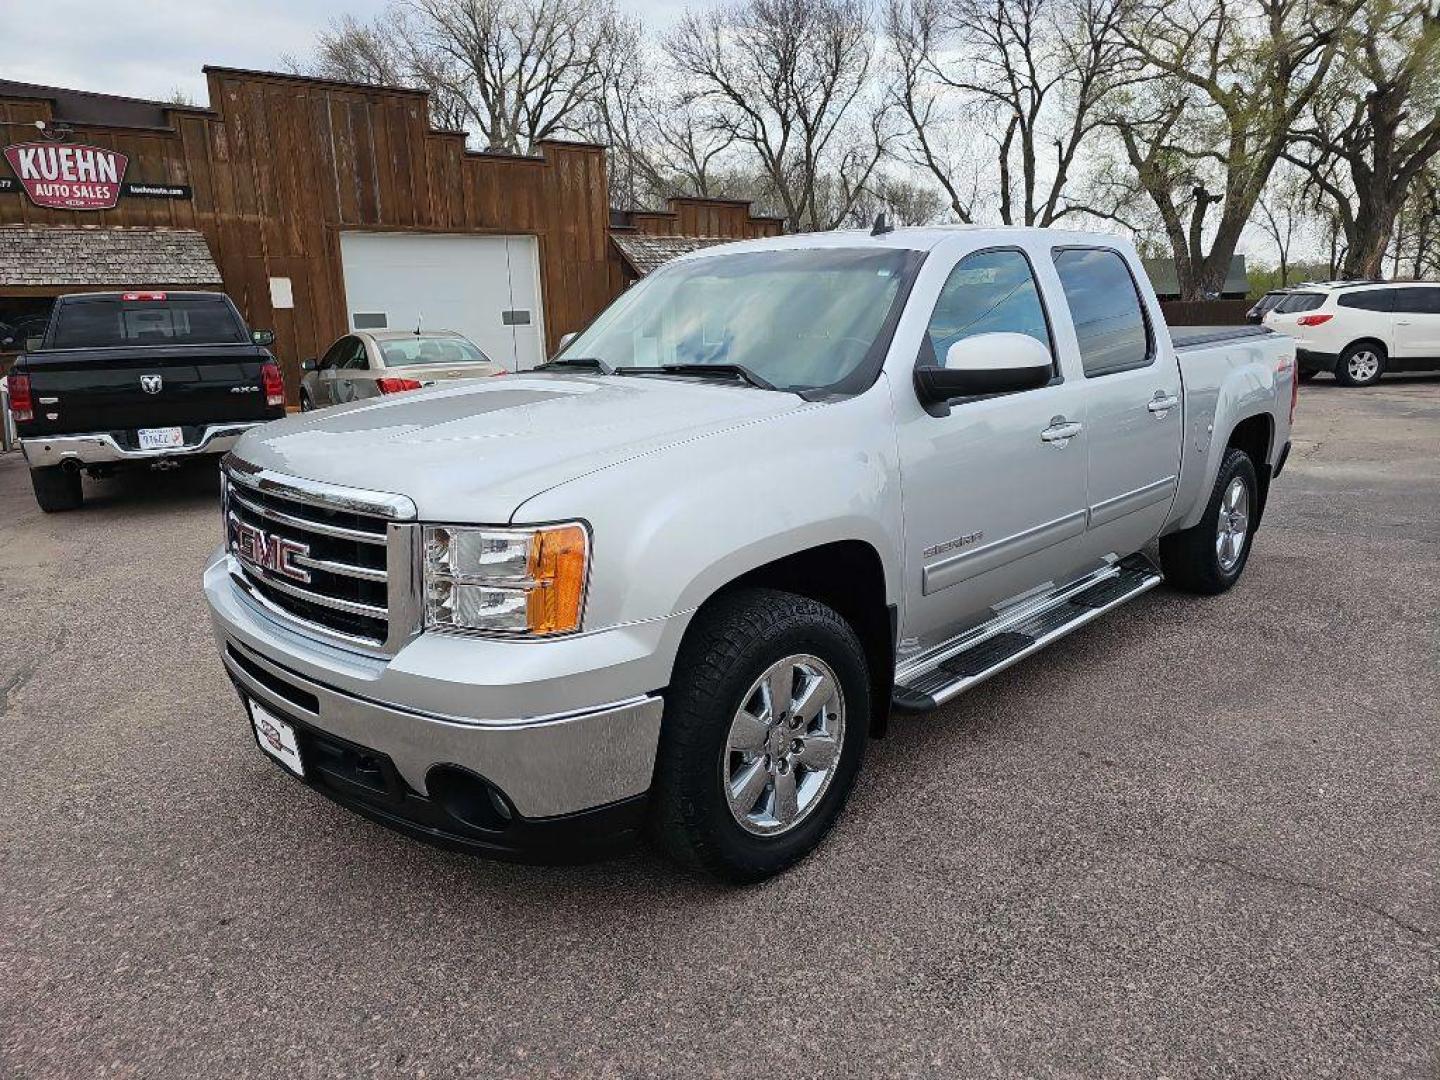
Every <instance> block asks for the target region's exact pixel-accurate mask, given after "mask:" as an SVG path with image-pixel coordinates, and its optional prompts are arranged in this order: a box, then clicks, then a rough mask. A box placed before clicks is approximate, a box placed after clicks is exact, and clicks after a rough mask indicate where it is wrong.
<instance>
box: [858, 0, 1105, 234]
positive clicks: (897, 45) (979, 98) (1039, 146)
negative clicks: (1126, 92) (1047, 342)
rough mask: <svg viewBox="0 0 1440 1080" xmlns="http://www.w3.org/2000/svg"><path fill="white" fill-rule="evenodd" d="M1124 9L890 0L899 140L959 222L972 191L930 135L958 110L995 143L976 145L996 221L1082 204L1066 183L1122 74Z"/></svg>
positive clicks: (1033, 217) (1034, 217)
mask: <svg viewBox="0 0 1440 1080" xmlns="http://www.w3.org/2000/svg"><path fill="white" fill-rule="evenodd" d="M1122 11H1123V7H1122V0H890V4H889V7H888V9H887V19H886V27H887V31H888V33H889V36H890V39H891V41H892V43H893V47H894V52H895V67H896V69H897V70H896V75H895V78H894V89H893V93H894V95H895V99H896V103H897V105H898V106H899V108H900V111H901V112H902V114H903V115H904V117H905V119H906V120H907V122H908V125H907V131H906V138H905V140H904V143H903V144H902V145H904V146H906V147H907V148H908V149H909V151H910V154H911V159H912V161H913V162H914V163H915V164H918V165H921V166H923V167H925V168H927V169H929V171H930V172H931V173H932V174H933V175H934V176H935V178H936V180H937V181H938V182H939V183H940V184H941V186H942V187H944V188H945V190H946V193H947V194H948V195H949V196H950V202H951V209H952V212H953V213H954V214H955V215H956V216H957V217H959V218H960V220H962V221H968V220H971V218H972V217H973V214H974V208H975V202H976V200H975V197H974V196H973V195H970V196H968V197H966V196H965V195H963V194H962V192H961V191H959V190H957V188H956V185H955V181H954V176H955V170H954V167H953V163H952V160H951V155H949V154H947V153H944V152H943V148H942V146H941V145H940V144H939V143H938V141H937V136H936V131H937V129H938V130H940V131H942V132H943V131H945V130H946V128H947V126H953V124H954V123H955V122H956V120H957V119H958V120H959V122H960V123H962V124H965V125H966V126H968V127H969V129H970V130H971V131H972V132H974V131H976V130H980V131H983V132H985V135H984V138H985V139H988V140H989V141H990V142H991V143H992V144H993V145H992V146H990V147H988V148H986V149H984V150H982V151H981V154H982V156H983V157H984V158H985V159H986V160H988V161H989V162H992V163H993V166H992V168H993V171H992V172H991V173H990V175H989V176H988V177H987V178H986V181H984V182H982V184H983V187H984V188H986V189H989V190H992V191H994V192H995V195H996V197H997V198H998V202H999V205H998V215H999V217H1000V220H1001V221H1003V222H1005V223H1006V224H1025V225H1052V224H1054V223H1055V222H1057V221H1059V220H1060V219H1061V218H1063V217H1065V216H1066V215H1068V214H1072V213H1076V212H1079V211H1081V210H1083V209H1084V207H1083V206H1082V205H1081V204H1080V203H1079V202H1077V201H1074V200H1072V199H1071V198H1070V197H1069V192H1068V188H1069V186H1070V185H1071V182H1072V180H1073V179H1074V174H1075V172H1076V164H1077V160H1078V157H1079V155H1080V153H1081V148H1082V147H1083V146H1084V145H1085V144H1086V143H1087V142H1088V141H1089V140H1090V138H1091V136H1092V135H1093V134H1094V133H1095V131H1096V129H1097V128H1098V127H1099V126H1100V123H1101V120H1102V119H1103V117H1102V115H1101V112H1100V105H1101V103H1102V102H1103V101H1104V100H1105V99H1106V98H1107V96H1108V95H1109V94H1110V93H1111V92H1112V91H1113V90H1114V89H1115V88H1116V87H1117V85H1120V84H1121V83H1123V81H1124V79H1125V77H1126V73H1127V66H1126V61H1127V56H1126V54H1125V53H1123V52H1122V51H1121V49H1120V47H1119V40H1118V35H1117V27H1118V23H1119V20H1120V16H1121V13H1122ZM1132 66H1133V65H1132ZM947 99H950V100H953V101H954V103H955V105H954V106H953V109H954V110H955V111H952V112H951V113H950V114H949V115H947V114H946V112H945V103H946V100H947ZM947 121H948V122H949V124H948V125H947Z"/></svg>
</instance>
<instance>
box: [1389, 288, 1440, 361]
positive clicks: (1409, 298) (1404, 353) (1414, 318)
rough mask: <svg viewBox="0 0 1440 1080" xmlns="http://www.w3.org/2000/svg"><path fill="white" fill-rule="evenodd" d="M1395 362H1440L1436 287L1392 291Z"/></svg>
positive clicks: (1439, 304) (1439, 308) (1439, 292)
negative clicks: (1397, 360)
mask: <svg viewBox="0 0 1440 1080" xmlns="http://www.w3.org/2000/svg"><path fill="white" fill-rule="evenodd" d="M1391 291H1392V292H1393V293H1394V298H1395V299H1394V316H1395V345H1394V353H1393V355H1394V356H1395V358H1396V359H1400V360H1436V361H1440V286H1434V285H1412V286H1409V287H1407V288H1402V289H1393V290H1391Z"/></svg>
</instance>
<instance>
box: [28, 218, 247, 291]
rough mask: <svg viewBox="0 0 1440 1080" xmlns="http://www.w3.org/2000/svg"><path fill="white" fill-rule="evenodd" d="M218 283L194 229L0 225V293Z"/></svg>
mask: <svg viewBox="0 0 1440 1080" xmlns="http://www.w3.org/2000/svg"><path fill="white" fill-rule="evenodd" d="M220 283H221V282H220V271H219V269H218V268H217V267H216V266H215V259H214V258H213V257H212V256H211V254H210V247H209V245H208V244H206V243H205V237H204V236H202V235H201V234H200V233H199V232H197V231H196V230H194V229H170V228H160V227H156V228H106V227H102V226H95V225H80V226H75V225H3V226H0V289H3V288H4V287H6V286H26V287H33V286H59V287H61V288H66V287H71V286H87V287H88V286H95V285H108V286H113V287H115V288H144V287H145V286H147V285H219V284H220Z"/></svg>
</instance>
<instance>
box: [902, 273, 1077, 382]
mask: <svg viewBox="0 0 1440 1080" xmlns="http://www.w3.org/2000/svg"><path fill="white" fill-rule="evenodd" d="M995 333H1009V334H1025V335H1027V336H1029V337H1033V338H1034V339H1035V340H1036V341H1038V342H1040V344H1042V345H1044V346H1045V348H1046V349H1047V350H1049V351H1050V354H1051V356H1052V357H1053V356H1054V352H1055V350H1054V349H1053V348H1052V347H1051V344H1050V324H1049V322H1048V321H1047V320H1046V318H1045V308H1044V306H1043V305H1042V304H1041V303H1040V291H1039V289H1038V288H1037V287H1036V285H1035V275H1034V274H1032V273H1031V272H1030V260H1029V259H1027V258H1026V257H1025V256H1024V255H1023V254H1022V253H1021V252H1019V251H1015V250H1013V249H1004V250H1000V251H977V252H976V253H975V254H974V255H967V256H965V258H963V259H961V260H960V261H959V262H958V263H956V264H955V268H954V269H953V270H951V271H950V276H949V277H948V278H946V279H945V286H944V288H942V289H941V290H940V299H938V300H937V301H935V310H934V312H932V313H931V315H930V325H929V326H928V327H927V328H926V333H925V342H924V344H923V346H922V355H921V357H920V362H921V363H922V364H937V365H943V364H944V363H945V354H946V352H948V351H949V349H950V346H951V345H954V344H955V343H956V342H957V341H960V340H963V339H964V338H967V337H974V336H975V335H976V334H995Z"/></svg>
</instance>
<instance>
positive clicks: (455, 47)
mask: <svg viewBox="0 0 1440 1080" xmlns="http://www.w3.org/2000/svg"><path fill="white" fill-rule="evenodd" d="M637 34H638V28H636V27H635V26H634V25H633V24H630V23H626V22H625V21H624V20H622V19H621V18H620V17H619V16H618V15H617V13H616V10H615V6H614V2H613V0H396V2H395V3H393V4H392V5H391V6H390V7H389V8H387V9H386V10H385V11H384V12H383V13H382V14H381V15H380V16H379V17H377V18H376V20H375V21H374V22H372V23H368V24H367V23H361V22H359V21H358V20H356V19H355V18H354V17H353V16H348V15H347V16H345V17H343V18H341V19H339V20H338V21H336V22H334V23H332V24H331V26H330V28H329V29H328V30H327V31H326V32H325V33H323V34H321V35H320V39H319V41H318V42H317V45H316V51H315V55H314V56H313V58H312V59H311V60H310V61H308V63H305V62H302V63H298V64H297V63H296V62H295V61H293V60H292V61H291V64H292V66H295V67H297V68H301V69H303V70H307V71H309V72H310V73H311V74H316V75H321V76H325V77H329V78H339V79H347V80H350V81H355V82H367V83H383V84H390V85H407V86H416V87H419V88H421V89H424V90H428V91H429V92H430V95H431V103H430V104H431V114H432V115H431V120H432V122H433V123H435V124H436V126H438V127H443V128H449V129H453V130H462V129H463V130H465V131H468V132H469V133H470V134H471V136H472V137H473V138H474V140H475V141H476V142H477V143H479V144H480V145H482V146H483V147H484V148H485V149H487V150H490V151H495V152H504V153H529V152H530V150H531V149H532V148H533V146H534V145H535V143H537V142H540V141H541V140H543V139H550V138H555V137H558V136H565V135H571V136H576V135H583V134H584V132H585V129H586V128H587V126H589V125H591V124H593V120H594V115H595V110H596V108H597V106H598V103H599V102H600V101H601V99H602V98H603V97H604V95H605V92H606V89H607V87H610V86H612V85H614V84H615V83H617V82H619V81H621V80H623V78H624V77H625V73H624V72H623V71H621V70H619V65H621V64H623V63H624V61H625V59H626V58H627V57H630V56H633V55H634V50H633V49H632V48H631V46H632V44H633V42H634V40H635V38H636V35H637Z"/></svg>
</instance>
